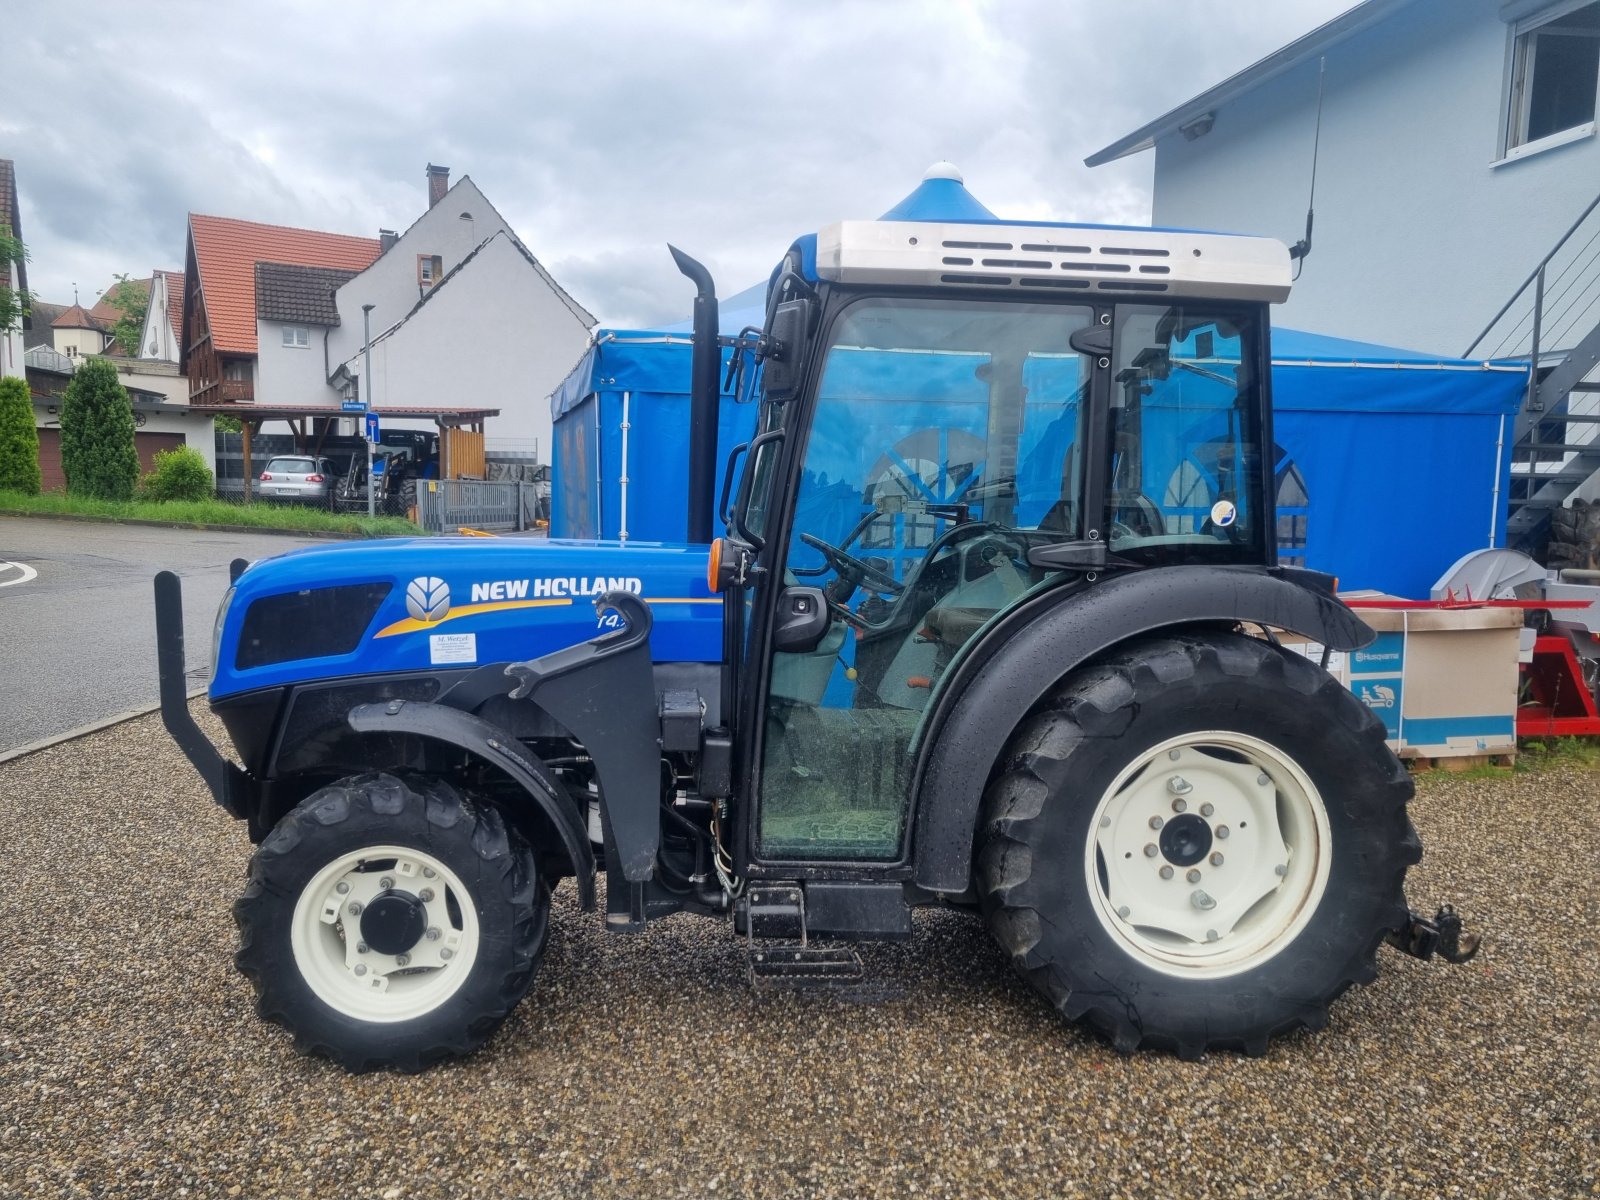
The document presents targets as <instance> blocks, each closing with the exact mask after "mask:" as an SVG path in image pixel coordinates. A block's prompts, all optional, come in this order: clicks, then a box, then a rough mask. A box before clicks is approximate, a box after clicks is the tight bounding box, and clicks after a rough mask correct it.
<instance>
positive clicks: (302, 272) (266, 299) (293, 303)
mask: <svg viewBox="0 0 1600 1200" xmlns="http://www.w3.org/2000/svg"><path fill="white" fill-rule="evenodd" d="M357 274H358V272H356V271H349V270H346V271H341V270H337V269H335V268H333V267H301V266H295V265H294V264H293V263H268V262H258V263H257V264H256V316H257V317H259V318H261V320H263V321H296V322H304V323H305V324H307V325H337V324H338V323H339V307H338V305H336V304H335V303H334V302H333V293H334V292H336V291H337V290H338V289H339V288H340V286H342V285H343V284H345V283H347V282H348V281H349V280H351V279H354V278H355V277H356V275H357Z"/></svg>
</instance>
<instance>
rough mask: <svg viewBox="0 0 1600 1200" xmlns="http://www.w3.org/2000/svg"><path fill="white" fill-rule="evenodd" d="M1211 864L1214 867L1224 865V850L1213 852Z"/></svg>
mask: <svg viewBox="0 0 1600 1200" xmlns="http://www.w3.org/2000/svg"><path fill="white" fill-rule="evenodd" d="M1211 865H1212V866H1213V867H1220V866H1221V865H1222V852H1221V851H1220V850H1218V851H1214V852H1213V853H1212V855H1211Z"/></svg>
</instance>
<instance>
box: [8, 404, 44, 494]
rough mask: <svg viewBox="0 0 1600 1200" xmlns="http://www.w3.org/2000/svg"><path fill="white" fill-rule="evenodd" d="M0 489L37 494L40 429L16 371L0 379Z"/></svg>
mask: <svg viewBox="0 0 1600 1200" xmlns="http://www.w3.org/2000/svg"><path fill="white" fill-rule="evenodd" d="M0 491H8V492H22V493H24V494H26V495H29V496H37V495H38V494H39V431H38V429H36V428H35V427H34V424H33V402H32V400H31V399H30V398H29V396H28V385H27V383H26V382H24V381H23V380H21V379H18V378H17V377H16V376H15V375H8V376H6V377H5V378H4V379H0Z"/></svg>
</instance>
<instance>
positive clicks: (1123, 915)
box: [1117, 904, 1131, 921]
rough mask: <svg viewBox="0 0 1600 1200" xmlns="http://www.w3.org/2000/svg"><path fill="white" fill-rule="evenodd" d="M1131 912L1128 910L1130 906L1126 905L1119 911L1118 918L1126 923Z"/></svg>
mask: <svg viewBox="0 0 1600 1200" xmlns="http://www.w3.org/2000/svg"><path fill="white" fill-rule="evenodd" d="M1130 911H1131V910H1130V909H1129V908H1128V906H1127V905H1126V904H1124V905H1123V906H1122V907H1121V908H1119V909H1117V916H1119V917H1121V918H1122V919H1123V920H1124V921H1126V920H1127V919H1128V913H1129V912H1130Z"/></svg>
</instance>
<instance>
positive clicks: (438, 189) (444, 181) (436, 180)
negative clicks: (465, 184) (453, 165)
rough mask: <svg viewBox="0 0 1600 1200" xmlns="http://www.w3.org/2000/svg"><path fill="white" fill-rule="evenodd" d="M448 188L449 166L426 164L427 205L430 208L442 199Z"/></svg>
mask: <svg viewBox="0 0 1600 1200" xmlns="http://www.w3.org/2000/svg"><path fill="white" fill-rule="evenodd" d="M449 190H450V168H449V167H436V166H434V165H433V164H432V163H429V164H428V207H429V208H432V207H433V206H434V205H435V204H437V203H439V201H441V200H443V199H444V194H445V193H446V192H448V191H449Z"/></svg>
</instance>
